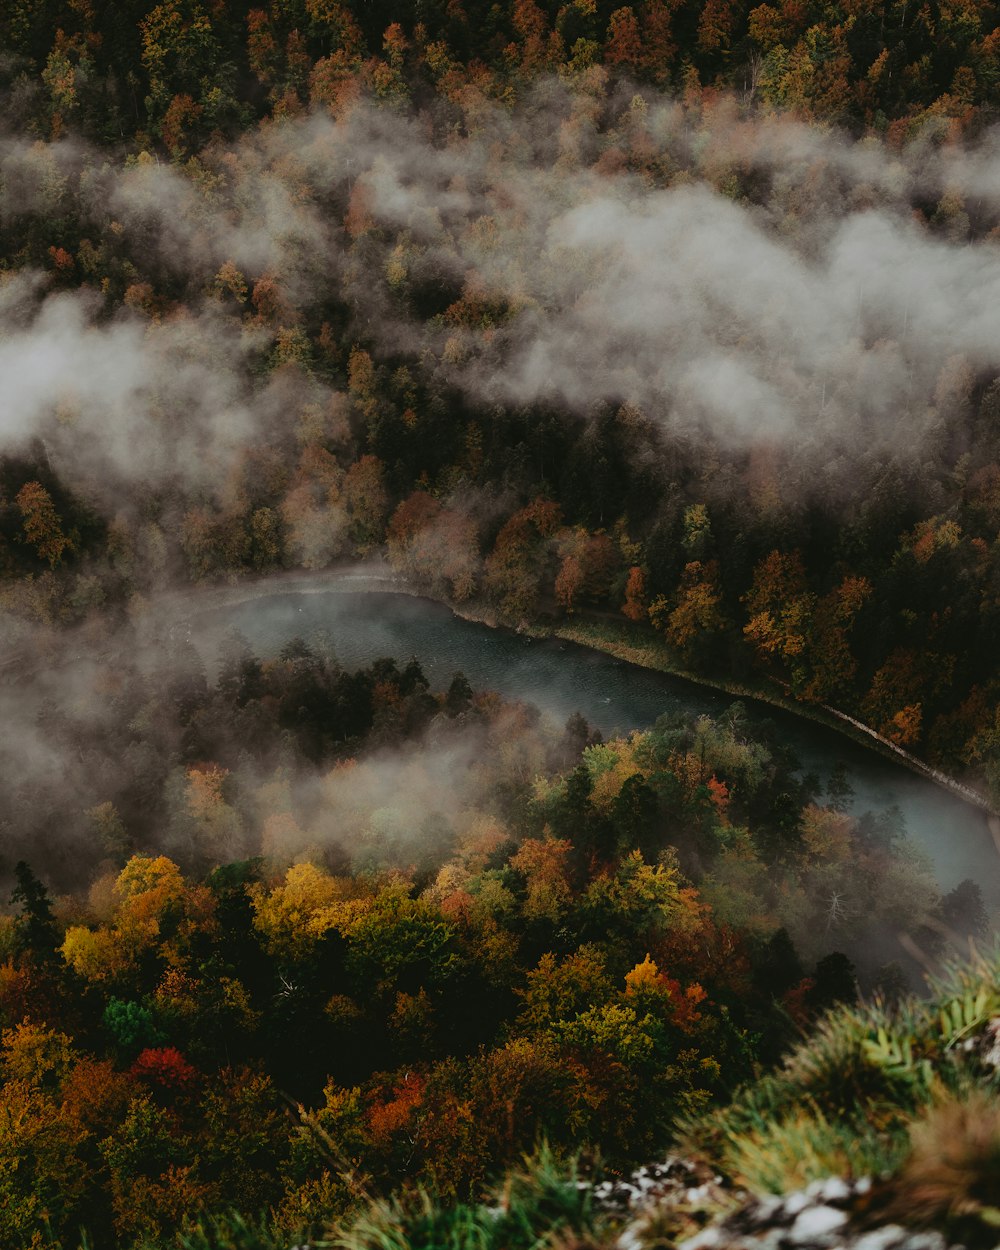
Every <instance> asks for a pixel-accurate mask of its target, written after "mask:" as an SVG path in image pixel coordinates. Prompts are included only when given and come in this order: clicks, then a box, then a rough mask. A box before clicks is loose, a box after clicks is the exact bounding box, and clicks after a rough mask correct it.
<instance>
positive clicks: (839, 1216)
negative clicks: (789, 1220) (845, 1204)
mask: <svg viewBox="0 0 1000 1250" xmlns="http://www.w3.org/2000/svg"><path fill="white" fill-rule="evenodd" d="M846 1223H847V1216H846V1215H845V1214H844V1212H843V1211H836V1210H834V1208H833V1207H810V1208H809V1210H808V1211H803V1212H802V1214H801V1215H800V1216H799V1218H798V1219H797V1220H796V1221H795V1223H794V1224H793V1225H792V1227H791V1229H790V1231H789V1233H788V1237H789V1240H790V1241H792V1242H794V1243H795V1244H796V1245H799V1246H801V1245H805V1244H806V1243H807V1242H810V1241H815V1240H817V1239H820V1238H824V1237H828V1236H829V1235H830V1234H831V1233H835V1232H837V1230H838V1229H840V1228H843V1226H844V1225H845V1224H846Z"/></svg>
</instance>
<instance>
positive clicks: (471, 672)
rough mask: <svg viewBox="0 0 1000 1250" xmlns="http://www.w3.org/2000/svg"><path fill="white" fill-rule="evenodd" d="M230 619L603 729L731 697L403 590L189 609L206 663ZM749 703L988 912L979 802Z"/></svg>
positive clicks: (697, 710) (995, 887) (269, 648)
mask: <svg viewBox="0 0 1000 1250" xmlns="http://www.w3.org/2000/svg"><path fill="white" fill-rule="evenodd" d="M232 628H236V629H239V630H240V631H241V632H242V633H243V634H245V635H246V637H247V638H248V639H249V641H250V644H251V646H252V647H253V648H254V650H255V651H256V652H257V653H258V654H259V655H261V656H262V657H263V656H267V655H269V654H274V653H276V652H277V651H278V650H279V649H280V648H281V647H282V646H283V645H284V644H285V643H286V642H288V641H289V640H290V639H292V638H295V637H301V638H306V639H307V640H308V639H309V638H310V637H319V636H323V637H324V638H325V640H326V641H327V642H328V644H329V645H330V646H331V647H332V649H333V652H334V654H335V655H336V657H337V659H338V660H339V661H340V663H341V664H343V665H344V666H345V667H346V668H349V669H354V668H359V667H362V666H364V665H367V664H368V663H370V662H371V661H372V660H374V659H376V658H377V657H379V656H392V657H393V658H394V659H396V660H397V661H406V660H408V659H410V657H411V656H416V657H417V659H418V660H419V661H420V663H421V665H422V666H423V669H424V672H425V673H426V674H427V677H428V680H429V681H430V683H431V686H432V688H434V689H442V688H443V687H445V686H447V684H448V682H449V681H450V680H451V678H452V676H453V674H454V673H456V672H458V671H461V672H463V673H464V674H465V675H466V677H467V678H468V679H469V681H470V682H471V683H472V685H473V686H474V687H475V688H477V689H481V690H482V689H490V690H497V691H499V692H500V693H501V694H503V695H505V696H506V697H508V698H515V699H524V700H527V701H530V702H532V703H534V704H535V705H536V706H538V707H539V708H540V709H541V710H542V711H543V712H544V713H546V714H548V715H549V716H551V717H552V718H553V719H554V720H556V721H558V722H559V723H563V722H565V720H566V718H567V717H568V716H569V715H570V714H571V713H572V712H581V713H582V714H583V715H584V716H585V717H586V718H587V720H589V721H590V722H591V724H593V725H596V726H597V727H598V728H599V729H600V730H601V732H602V733H603V734H604V735H605V737H608V736H610V735H611V734H613V733H615V732H628V731H629V730H632V729H644V728H646V727H648V726H649V725H652V724H653V722H654V721H655V720H656V719H657V717H658V716H661V715H662V714H663V713H664V712H673V711H684V712H686V713H688V714H689V715H692V716H698V715H701V714H705V713H707V714H708V715H710V716H714V715H718V714H719V713H720V712H721V711H723V710H724V709H725V708H727V707H728V706H729V705H730V704H731V703H732V702H733V699H732V697H731V696H730V695H727V694H722V693H719V692H717V691H714V690H709V689H706V688H705V687H703V686H698V685H695V684H694V683H692V682H688V681H685V680H684V679H683V678H680V677H672V676H669V675H668V674H665V673H655V672H651V671H649V670H647V669H642V668H637V667H635V666H634V665H630V664H626V663H624V662H623V661H621V660H616V659H614V658H613V657H612V656H608V655H605V654H603V653H602V652H598V651H591V650H589V649H587V648H584V647H577V646H575V645H574V644H572V643H566V642H561V641H559V640H557V639H546V640H537V639H529V638H525V637H523V636H522V635H519V634H516V633H514V632H512V631H509V630H496V629H490V628H489V627H488V626H485V625H479V624H476V623H475V622H472V621H465V620H462V619H461V618H459V617H456V616H455V615H454V614H453V613H452V612H451V611H450V609H448V608H447V607H445V606H444V605H443V604H439V603H432V602H430V601H428V600H425V599H416V598H413V597H411V596H409V595H402V594H378V593H360V594H359V593H349V592H343V591H336V590H333V591H328V592H324V593H321V594H275V595H270V596H266V597H263V598H257V599H252V600H248V601H247V602H244V603H241V604H237V605H235V606H229V607H225V608H219V609H215V610H213V611H210V612H206V613H204V614H201V615H199V616H198V617H197V627H196V628H194V629H193V630H192V637H193V639H194V640H195V641H196V643H197V645H198V648H199V650H200V651H201V653H202V655H203V656H204V658H205V661H206V663H207V664H209V665H211V664H213V663H214V662H215V660H216V657H217V655H218V647H219V643H220V641H221V640H222V638H223V637H224V635H225V634H226V633H227V631H228V630H230V629H232ZM747 706H748V711H749V713H750V716H751V719H754V720H763V719H768V720H771V721H772V722H774V723H775V725H776V726H777V728H778V732H779V736H780V737H781V738H782V739H783V740H784V741H786V742H787V743H789V744H790V745H791V746H792V748H793V749H794V751H795V753H796V755H797V756H798V758H799V759H800V760H801V761H802V766H803V768H804V769H806V770H808V771H810V772H814V773H816V774H817V775H818V776H819V777H820V779H821V780H825V779H826V778H827V777H828V776H829V774H830V771H831V770H832V769H833V768H834V767H835V766H836V765H837V763H838V762H842V763H843V764H844V765H845V766H846V768H847V774H848V778H849V780H850V783H851V785H852V787H853V788H854V791H855V801H854V806H855V809H856V810H857V811H867V810H881V809H884V808H887V807H891V806H893V805H896V806H898V807H899V809H900V810H901V812H902V814H903V818H904V820H905V822H906V828H907V831H908V833H909V835H910V837H911V839H912V841H913V842H914V844H915V845H917V846H919V847H921V848H922V849H923V850H924V851H926V853H927V854H928V855H929V856H930V858H931V859H932V860H933V861H934V864H935V867H936V870H937V874H938V879H939V881H940V883H941V885H942V887H943V888H944V889H950V888H951V886H953V885H955V884H957V883H958V882H959V881H961V880H962V879H963V878H965V877H971V878H972V879H973V880H974V881H976V882H977V883H978V884H979V886H980V888H981V890H982V892H983V897H984V900H985V902H986V905H987V907H988V908H989V909H990V911H991V912H1000V857H998V855H997V852H996V849H995V847H994V844H993V840H992V837H991V836H990V833H989V829H988V827H987V823H986V817H985V815H984V814H983V813H982V812H981V811H979V810H978V809H977V808H975V807H972V806H971V805H970V804H968V803H965V802H963V801H962V800H961V799H959V798H957V797H956V796H954V795H952V794H949V793H948V792H947V791H946V790H942V789H941V788H940V787H939V786H936V785H934V784H933V783H932V782H930V781H927V780H925V779H924V778H923V777H919V776H917V775H916V774H914V773H911V772H909V771H907V770H906V769H905V768H902V767H900V766H899V765H897V764H893V763H892V762H890V761H888V760H885V759H883V758H882V757H881V756H879V755H875V754H873V753H872V752H869V751H865V750H864V749H863V748H861V747H859V746H857V745H855V744H854V743H852V742H851V741H849V740H848V739H846V738H843V737H841V736H840V735H839V734H837V733H835V732H834V731H832V730H830V729H826V728H824V727H823V726H821V725H816V724H814V723H813V722H811V721H805V720H801V719H799V718H798V717H796V716H793V715H792V714H791V713H788V712H783V711H781V710H780V709H775V708H771V707H768V706H767V705H765V704H754V703H752V702H748V704H747Z"/></svg>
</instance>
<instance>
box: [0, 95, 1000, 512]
mask: <svg viewBox="0 0 1000 1250" xmlns="http://www.w3.org/2000/svg"><path fill="white" fill-rule="evenodd" d="M935 205H936V206H937V207H936V208H935ZM918 208H921V209H923V210H924V211H923V212H922V213H921V212H917V211H916V210H917V209H918ZM970 213H971V214H972V218H970ZM32 214H39V215H45V216H46V217H55V216H59V215H65V216H66V217H67V218H71V219H73V220H74V221H76V222H77V226H78V229H79V232H80V233H81V234H82V235H84V236H85V237H86V239H87V244H88V247H89V248H90V249H91V251H94V250H95V249H96V250H97V251H100V249H101V248H104V250H105V253H107V252H109V251H110V252H112V253H117V254H121V255H123V256H125V257H127V258H128V264H130V265H131V266H132V268H133V270H134V272H135V282H134V283H133V287H132V295H131V296H127V297H126V304H127V305H129V307H128V308H127V309H126V310H124V311H119V312H118V313H116V314H115V315H113V316H111V317H109V316H108V313H107V309H106V303H105V301H104V300H103V299H102V297H101V295H100V293H99V291H98V290H97V289H96V286H95V284H94V282H93V281H91V280H89V279H88V276H87V274H86V273H80V272H79V268H80V267H81V266H82V267H84V268H86V266H85V263H84V261H85V256H84V253H85V252H86V249H82V250H80V252H79V255H78V256H77V257H76V260H75V263H76V265H77V267H78V268H77V271H76V273H77V277H79V278H82V280H83V290H82V291H78V292H73V293H68V292H58V291H53V290H52V284H51V278H46V277H43V275H41V274H38V273H36V274H34V275H29V276H23V275H22V276H18V277H14V278H10V277H8V278H7V279H6V281H5V282H4V285H3V287H2V288H0V368H2V370H3V376H4V379H5V396H4V400H5V402H4V404H3V409H2V413H0V446H2V447H3V448H5V449H15V448H19V447H23V446H24V445H25V443H26V442H27V441H28V440H29V439H31V438H33V437H34V438H40V439H41V440H42V441H43V443H44V445H45V447H46V450H47V451H48V453H49V454H50V456H51V459H52V463H53V465H54V467H55V468H56V469H57V470H58V471H59V472H60V473H64V474H66V475H67V477H68V478H69V479H71V480H73V479H75V480H76V482H77V483H80V484H81V485H82V484H87V485H88V486H89V488H90V490H91V492H98V493H99V491H100V482H101V480H102V471H103V470H104V469H105V468H107V470H108V473H109V474H110V475H111V476H112V477H113V479H114V480H125V481H129V482H132V483H139V482H144V481H149V482H151V483H153V484H156V485H162V484H164V483H165V482H167V481H172V480H174V479H178V480H179V481H180V482H182V483H185V484H187V485H189V486H190V488H191V489H193V490H195V491H198V492H201V493H202V494H210V493H211V492H212V491H213V490H214V491H215V492H216V493H218V492H219V491H220V490H221V489H222V487H221V485H220V483H222V482H223V481H224V479H225V471H226V466H227V465H228V464H230V463H232V461H233V460H234V458H235V457H236V456H237V455H238V452H239V449H240V448H241V447H243V446H245V445H246V444H248V443H251V442H253V441H255V440H257V439H259V438H260V437H261V436H262V432H266V435H267V437H270V438H274V437H277V436H280V434H281V433H282V431H284V433H286V434H287V433H289V432H290V428H291V427H292V426H293V424H294V421H295V420H296V419H297V417H298V413H299V411H300V410H301V407H302V405H303V404H304V403H319V404H320V405H323V404H327V403H329V402H330V398H331V386H330V385H329V384H327V383H325V382H321V381H320V380H318V379H317V377H316V376H312V377H309V376H307V375H308V367H307V368H306V370H305V372H303V370H302V369H300V370H299V373H298V375H297V376H296V378H295V379H294V380H293V381H290V380H288V379H287V378H286V380H285V382H284V383H283V385H284V387H285V388H286V391H287V388H288V387H289V386H291V387H292V390H293V393H292V395H291V397H289V395H288V394H287V393H285V392H283V393H282V394H281V396H280V402H278V401H277V400H276V399H275V398H274V396H273V394H271V392H270V391H269V388H268V387H267V386H264V387H262V386H261V384H260V381H259V376H258V375H259V365H260V363H261V362H262V361H263V360H266V359H268V354H269V353H271V352H273V351H279V352H280V351H281V350H283V349H285V350H287V349H288V344H289V343H290V342H291V343H293V344H294V342H295V339H294V333H295V331H296V329H297V327H298V326H299V325H300V323H301V321H302V319H303V318H309V317H314V316H316V314H317V310H319V309H322V308H324V307H326V306H327V305H329V304H330V303H331V302H334V303H338V304H340V305H342V306H344V307H346V309H347V310H348V311H349V315H350V317H351V319H352V320H351V325H350V329H349V333H350V334H352V335H353V336H354V337H355V339H356V341H358V342H359V343H361V344H363V345H367V346H368V347H369V348H370V349H371V350H372V351H373V352H374V354H375V356H376V359H378V358H379V357H380V356H385V357H392V358H393V359H398V358H399V357H400V356H401V355H403V356H407V355H408V356H410V357H412V359H413V362H414V366H419V368H420V370H421V371H423V373H424V374H425V376H426V377H428V378H429V379H433V380H434V381H435V382H436V383H442V384H444V385H446V386H449V387H458V388H460V389H461V390H463V391H464V392H465V393H466V394H467V396H468V397H469V398H470V400H472V401H473V402H476V403H480V404H484V405H492V404H503V405H531V404H538V403H546V404H549V405H552V404H554V405H556V406H558V407H562V408H565V409H566V410H568V411H570V412H574V413H579V414H581V415H586V414H587V413H589V412H591V411H592V410H593V409H594V407H595V405H597V404H600V403H614V404H618V403H628V404H631V405H633V406H634V407H636V408H638V409H640V410H641V411H642V412H643V414H644V415H645V416H646V417H647V418H649V419H651V420H653V421H655V422H657V423H659V424H660V425H661V426H662V428H664V429H665V430H667V431H668V432H672V433H674V434H686V435H690V436H696V435H699V434H705V435H708V436H710V437H712V438H714V439H716V440H719V441H721V442H723V443H726V444H730V445H735V446H737V447H739V446H750V445H753V444H754V443H755V442H759V441H767V442H770V443H774V442H778V443H781V444H782V445H784V446H785V447H787V448H789V449H792V450H794V449H796V448H805V447H813V448H818V449H819V450H820V451H821V452H822V453H823V454H833V453H835V452H836V453H840V452H844V453H846V454H847V455H848V456H849V457H850V456H852V455H856V454H858V452H859V451H860V452H861V453H862V454H865V455H867V454H870V453H871V451H872V449H873V447H874V448H889V447H893V448H896V449H897V450H898V449H899V447H900V446H906V447H908V448H911V449H912V451H913V454H914V455H918V454H919V452H920V448H921V445H922V440H923V438H924V437H925V435H927V434H928V433H929V432H933V431H934V430H935V429H936V428H937V427H938V425H939V423H940V421H941V420H942V419H944V418H946V417H947V416H948V415H949V413H951V412H952V411H953V410H954V409H955V408H956V407H959V408H960V407H961V405H962V404H963V403H964V402H965V400H966V398H967V396H968V394H969V392H970V389H971V387H972V386H973V385H974V383H975V381H976V379H978V378H981V377H984V376H992V374H993V373H994V372H996V370H997V369H998V368H1000V298H998V296H1000V251H998V248H997V245H996V242H995V241H994V237H993V234H992V233H991V231H993V230H994V228H995V227H996V225H997V222H1000V160H998V139H997V136H996V134H990V135H987V136H986V137H985V138H983V139H982V140H980V141H978V142H977V143H976V144H975V145H973V146H971V147H970V148H968V149H963V148H961V147H957V146H955V145H951V144H947V143H944V142H942V141H941V140H940V137H939V136H938V137H935V136H934V134H933V133H931V132H930V131H928V133H926V134H925V135H923V136H922V137H918V139H917V140H916V141H914V142H913V143H911V144H910V145H909V146H906V147H903V148H901V149H897V148H889V147H887V146H885V145H883V144H881V143H880V142H878V141H876V140H871V139H869V140H864V141H861V142H851V141H849V140H848V139H847V138H846V137H845V136H841V135H838V134H837V133H836V132H834V131H829V130H828V131H821V130H818V129H816V128H806V127H804V126H802V125H800V124H799V123H796V122H795V121H793V120H789V119H783V118H780V117H774V116H756V115H753V114H747V113H746V111H745V110H742V109H741V108H740V107H739V106H738V105H737V104H736V103H735V102H734V101H726V100H722V101H720V102H719V103H717V104H716V105H715V106H714V107H713V108H712V109H706V110H703V111H701V112H698V113H695V112H692V111H691V110H688V109H685V108H684V107H683V106H681V105H680V104H678V103H676V102H673V101H669V100H665V99H661V98H658V97H656V96H655V95H651V94H650V92H649V91H648V90H647V89H643V91H642V92H641V93H639V92H636V93H634V94H632V95H630V94H629V93H628V92H624V93H621V92H619V93H618V94H617V95H612V96H611V97H609V98H608V99H606V100H605V99H601V98H600V97H599V96H598V95H597V94H596V93H595V94H588V93H587V92H586V91H578V92H577V93H575V94H574V93H571V92H570V91H568V90H567V89H565V88H562V87H560V86H558V85H556V84H549V85H547V86H543V87H541V88H539V89H538V90H537V91H536V93H535V95H534V96H533V97H532V98H531V99H530V100H529V101H527V102H526V103H525V104H523V105H521V106H518V107H517V108H516V109H514V110H502V109H495V110H492V111H490V110H487V111H486V112H484V113H482V114H481V115H479V117H478V124H477V126H476V127H475V128H473V129H472V130H471V133H470V132H469V131H463V130H462V129H460V128H455V126H454V125H453V124H451V123H449V122H448V121H447V119H445V118H441V117H438V116H434V115H419V116H404V115H400V114H399V113H398V112H394V111H390V110H386V109H379V108H376V107H374V106H372V105H370V104H367V103H365V102H360V103H358V104H357V105H356V106H355V107H353V109H351V110H350V111H349V112H348V113H347V114H346V116H344V117H342V118H341V119H339V120H334V119H331V118H329V117H326V116H322V115H315V116H311V117H308V118H306V119H299V120H292V121H288V122H282V123H274V124H270V125H268V126H267V127H266V128H264V129H263V130H262V131H261V132H259V133H257V134H254V135H251V136H249V137H246V138H244V139H242V140H240V141H239V142H238V143H236V144H235V145H234V146H232V147H230V148H225V147H223V146H221V145H220V146H217V147H216V148H213V149H210V150H208V151H207V152H205V153H203V154H202V155H201V157H200V158H199V161H198V162H197V163H193V164H192V165H190V166H188V167H181V166H170V165H166V164H162V163H159V162H158V161H156V160H155V159H154V158H153V157H151V156H149V155H148V154H145V155H143V156H141V157H139V158H138V159H135V158H131V157H130V158H129V159H128V160H127V161H125V162H115V161H112V160H109V159H108V158H107V157H106V156H105V155H103V154H100V155H99V154H98V153H96V152H94V151H90V150H88V149H87V148H86V147H85V146H84V145H82V144H80V143H76V142H74V141H72V140H62V141H59V142H57V143H52V144H40V143H34V144H30V145H29V144H27V143H26V142H24V141H23V140H19V139H16V138H8V139H7V140H5V141H4V142H3V144H2V146H0V223H3V224H4V225H5V226H6V228H8V229H16V228H19V227H20V226H22V225H24V224H25V223H27V222H28V221H29V220H30V218H31V216H32ZM928 217H933V218H934V223H933V228H931V226H929V225H928V220H927V218H928ZM89 254H90V253H87V255H89ZM102 263H106V262H102ZM94 264H95V265H96V268H94V269H93V271H94V274H95V277H96V274H97V272H98V270H99V268H100V265H97V263H96V262H94ZM92 268H93V266H92ZM143 282H145V283H146V286H143ZM250 291H252V292H253V297H254V298H253V301H252V302H251V301H250V298H249V294H248V292H250ZM290 336H291V337H290ZM300 355H301V354H300ZM290 356H291V358H292V359H299V357H296V355H295V351H294V350H292V351H291V352H290ZM273 385H274V383H273V382H272V384H271V386H272V387H273ZM289 399H290V402H289Z"/></svg>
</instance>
